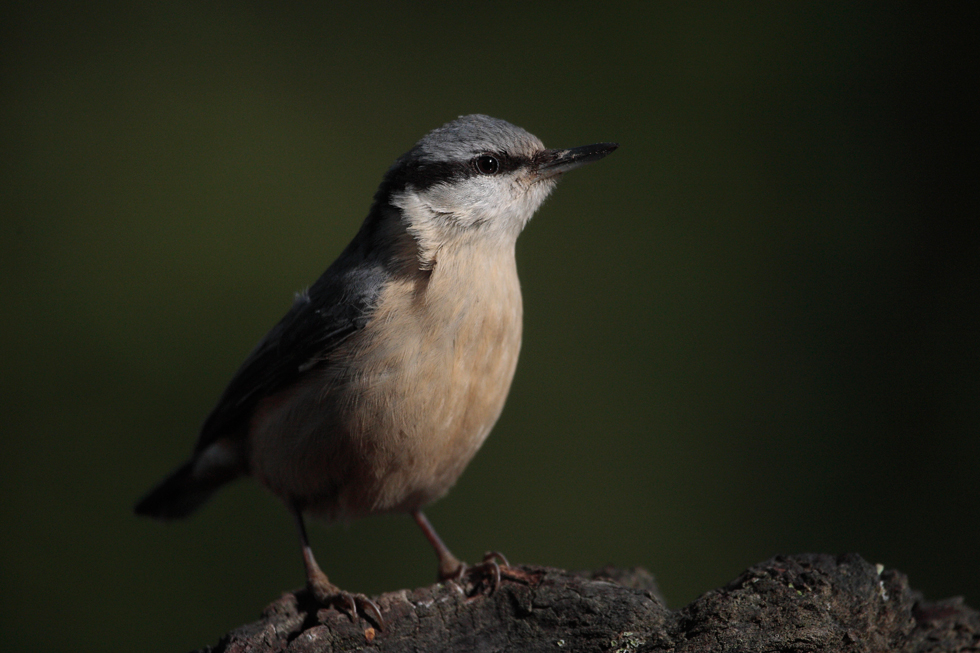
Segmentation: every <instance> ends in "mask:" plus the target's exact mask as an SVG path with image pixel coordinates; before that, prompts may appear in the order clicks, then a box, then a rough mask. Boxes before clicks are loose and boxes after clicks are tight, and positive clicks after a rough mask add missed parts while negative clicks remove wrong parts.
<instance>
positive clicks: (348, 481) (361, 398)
mask: <svg viewBox="0 0 980 653" xmlns="http://www.w3.org/2000/svg"><path fill="white" fill-rule="evenodd" d="M518 297H519V296H518ZM468 317H469V318H470V319H468V320H463V321H462V322H461V323H459V324H455V325H451V326H452V327H453V328H444V329H440V328H429V329H428V332H427V333H421V332H418V333H419V337H418V338H415V339H412V341H413V345H412V346H404V345H399V344H398V343H397V342H395V341H393V340H392V339H391V338H381V337H378V338H376V339H373V340H372V339H371V338H370V329H365V331H367V332H368V333H367V334H366V335H367V337H366V338H365V339H364V340H363V341H361V342H357V343H354V344H352V346H351V349H350V351H348V352H347V354H346V355H347V356H351V357H354V358H356V359H357V360H358V361H359V365H358V366H357V369H358V372H357V373H356V374H350V373H345V374H344V375H343V377H342V378H338V375H337V374H335V373H333V372H331V370H332V369H345V366H343V365H339V366H338V365H328V366H327V368H326V371H325V372H324V373H323V374H322V375H320V376H319V377H317V378H314V379H312V380H309V381H307V382H306V383H304V385H303V387H302V388H300V390H299V392H294V393H292V394H291V395H290V398H289V399H288V400H285V401H281V402H280V403H276V402H275V401H269V400H267V402H266V403H267V404H268V409H267V410H262V409H260V410H259V411H258V412H257V413H256V417H257V418H256V420H254V421H253V424H252V429H251V434H250V444H251V454H252V455H251V456H250V458H251V460H252V467H253V472H254V473H255V475H256V476H257V477H258V478H259V479H260V480H262V481H263V482H264V483H265V484H266V485H267V486H268V487H269V488H270V489H271V490H272V491H273V492H275V493H276V494H278V495H280V496H281V497H282V498H284V499H286V500H287V501H290V502H294V501H298V502H299V503H300V504H302V505H304V506H305V507H306V508H307V509H308V510H309V511H310V512H312V513H314V514H320V515H321V516H324V517H326V518H329V519H350V518H355V517H359V516H362V515H366V514H372V513H379V512H389V511H407V510H412V509H415V508H420V507H422V506H424V505H426V504H427V503H429V502H431V501H433V500H435V499H437V498H439V497H441V496H442V495H443V494H445V493H446V492H447V491H448V490H449V488H450V487H451V486H452V485H453V484H454V483H455V482H456V479H457V478H458V477H459V475H460V474H461V473H462V472H463V469H465V467H466V465H467V464H468V463H469V461H470V460H471V459H472V458H473V456H474V455H475V454H476V452H477V450H478V449H479V448H480V446H481V445H482V444H483V441H484V440H485V438H486V436H487V435H488V434H489V432H490V429H491V428H492V427H493V425H494V423H495V422H496V421H497V418H498V417H499V415H500V412H501V410H502V409H503V405H504V401H505V400H506V398H507V393H508V391H509V389H510V384H511V380H512V379H513V375H514V370H515V368H516V364H517V354H518V351H519V349H520V338H521V320H520V311H519V305H518V310H517V311H493V312H489V313H487V314H485V315H482V316H480V315H477V316H468ZM418 326H421V327H422V328H427V327H431V326H432V325H426V324H422V325H416V324H409V325H399V327H400V328H402V329H406V330H407V329H409V328H417V327H418ZM338 362H339V361H338ZM346 369H349V368H346ZM272 399H273V400H274V398H272ZM265 405H266V404H264V405H263V407H265ZM284 445H285V446H284Z"/></svg>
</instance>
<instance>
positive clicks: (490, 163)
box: [473, 154, 500, 175]
mask: <svg viewBox="0 0 980 653" xmlns="http://www.w3.org/2000/svg"><path fill="white" fill-rule="evenodd" d="M473 164H474V165H475V166H476V169H477V170H479V171H480V174H484V175H495V174H497V171H498V170H500V164H499V163H498V162H497V159H495V158H494V157H492V156H490V155H489V154H481V155H480V156H478V157H476V159H474V160H473Z"/></svg>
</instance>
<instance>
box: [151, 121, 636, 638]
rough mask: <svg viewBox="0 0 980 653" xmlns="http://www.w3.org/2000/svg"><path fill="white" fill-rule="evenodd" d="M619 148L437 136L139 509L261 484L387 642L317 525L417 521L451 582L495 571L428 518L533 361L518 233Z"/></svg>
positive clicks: (505, 133) (251, 360)
mask: <svg viewBox="0 0 980 653" xmlns="http://www.w3.org/2000/svg"><path fill="white" fill-rule="evenodd" d="M617 147H618V144H616V143H597V144H595V145H586V146H582V147H574V148H571V149H546V148H545V147H544V144H543V143H542V142H541V140H540V139H538V138H537V137H536V136H534V135H532V134H530V133H529V132H527V131H525V130H524V129H522V128H520V127H517V126H516V125H513V124H511V123H509V122H506V121H504V120H500V119H497V118H492V117H490V116H486V115H481V114H473V115H466V116H460V117H458V118H457V119H455V120H452V121H450V122H448V123H446V124H444V125H443V126H441V127H438V128H436V129H434V130H432V131H431V132H429V133H428V134H426V135H425V136H424V137H423V138H422V139H421V140H419V141H418V142H417V143H416V144H415V146H414V147H412V148H411V149H410V150H409V151H408V152H407V153H405V154H404V155H402V156H401V157H399V158H398V159H397V160H396V161H395V163H394V164H393V165H392V166H391V167H390V168H389V169H388V171H387V173H386V174H385V175H384V177H383V180H382V182H381V184H380V186H379V187H378V190H377V192H376V193H375V195H374V198H373V202H372V204H371V207H370V210H369V212H368V215H367V217H366V218H365V219H364V221H363V223H362V224H361V227H360V229H359V230H358V232H357V233H356V235H355V236H354V238H353V240H352V241H351V242H350V244H348V245H347V247H346V248H345V249H344V250H343V251H342V252H341V254H340V255H339V256H338V257H337V259H336V260H335V261H334V262H333V263H332V264H331V265H330V266H329V267H328V268H327V270H326V271H325V272H324V273H323V274H322V275H321V276H320V277H319V279H317V280H316V281H315V282H314V283H313V284H312V285H311V286H310V287H309V288H308V289H306V290H304V291H303V292H300V293H297V294H296V296H295V300H294V302H293V304H292V306H291V307H290V308H289V310H288V311H287V312H286V314H285V316H284V317H283V318H282V319H281V320H280V321H279V322H278V323H277V324H276V325H275V326H273V327H272V329H271V330H270V331H269V332H268V334H266V336H265V337H264V338H262V339H261V341H260V342H259V343H258V345H257V346H256V347H255V349H254V350H253V351H252V352H251V353H250V354H249V355H248V356H247V358H246V359H245V361H244V363H242V365H241V367H240V368H239V369H238V371H237V372H236V373H235V375H234V376H233V377H232V379H231V381H230V382H229V384H228V386H227V388H226V389H225V390H224V392H223V393H222V394H221V396H220V398H219V399H218V401H217V404H216V405H215V406H214V408H213V410H212V411H211V413H210V414H209V415H208V416H207V418H206V419H205V420H204V423H203V425H202V427H201V431H200V434H199V436H198V440H197V443H196V445H195V446H194V449H193V453H192V455H191V457H190V459H189V460H188V461H186V462H185V463H184V464H183V465H181V466H179V467H178V468H177V469H176V470H175V471H174V472H173V473H172V474H170V475H169V476H168V477H166V478H165V479H164V480H163V481H162V482H161V483H159V484H158V485H157V486H155V487H154V488H153V489H152V490H150V492H149V493H148V494H147V495H146V496H145V497H143V498H142V499H141V500H140V501H139V502H138V503H137V504H136V506H135V512H136V513H137V514H139V515H143V516H148V517H152V518H157V519H160V520H173V519H179V518H183V517H186V516H188V515H189V514H191V513H192V512H194V511H195V510H196V509H197V508H199V507H200V506H201V505H202V504H203V503H204V502H205V501H207V499H208V498H209V497H210V496H211V495H212V494H213V493H214V492H215V491H216V490H217V489H218V488H220V487H222V486H223V485H225V484H227V483H229V482H230V481H233V480H235V479H237V478H239V477H242V476H252V477H254V478H255V479H257V480H258V481H259V482H260V483H261V484H262V485H264V486H265V487H266V488H268V489H269V490H270V491H271V492H272V493H273V494H275V495H276V496H278V497H279V498H280V499H281V500H282V501H283V502H284V503H285V505H286V507H287V508H288V510H289V511H290V512H291V513H292V515H293V517H294V519H295V522H296V526H297V529H298V532H299V539H300V544H301V547H302V553H303V562H304V566H305V570H306V579H307V588H308V590H309V592H310V593H311V594H312V595H313V596H314V597H315V598H316V599H317V600H318V601H319V602H320V603H322V604H323V605H325V606H328V607H334V608H336V609H338V610H340V611H343V612H346V613H347V614H348V615H349V616H350V617H351V618H352V619H355V618H356V617H357V614H358V610H359V609H360V610H361V611H362V613H363V614H364V615H365V616H366V617H369V618H370V619H371V620H373V621H374V622H375V623H377V624H378V625H379V626H382V627H383V623H384V620H383V618H382V616H381V612H380V609H379V608H378V606H377V604H376V603H375V602H374V601H373V600H371V599H369V598H368V597H366V596H364V595H361V594H352V593H349V592H346V591H343V590H341V589H340V588H338V587H337V586H336V585H334V584H333V583H331V582H330V581H329V579H328V577H327V576H326V574H325V573H324V572H323V571H322V570H321V569H320V566H319V565H318V563H317V561H316V559H315V557H314V555H313V551H312V549H311V548H310V544H309V539H308V537H307V532H306V524H305V517H304V516H305V515H310V516H314V517H319V518H323V519H326V520H327V521H337V520H342V521H348V520H351V519H355V518H359V517H364V516H368V515H374V514H380V513H392V512H395V513H398V512H401V513H409V514H411V515H412V517H413V518H414V519H415V521H416V522H417V523H418V525H419V526H420V527H421V529H422V531H423V533H424V535H425V537H426V538H427V539H428V541H429V543H430V544H431V545H432V546H433V548H434V549H435V552H436V556H437V558H438V577H439V579H441V580H457V581H458V580H460V579H461V578H462V577H463V576H464V575H467V574H474V573H475V574H484V575H486V576H487V577H488V578H490V577H492V579H491V581H489V582H488V584H489V585H491V591H492V588H493V587H495V584H493V583H499V582H500V569H499V566H500V564H503V565H505V566H506V565H507V561H506V558H504V557H503V556H502V555H500V554H498V553H489V554H487V557H486V558H485V559H484V561H483V562H482V563H480V564H478V565H475V566H473V567H469V566H467V565H466V564H465V563H463V562H461V561H460V560H459V559H457V558H456V557H455V556H454V555H453V554H452V553H451V552H450V550H449V548H448V547H447V546H446V545H445V544H444V543H443V542H442V540H441V539H440V538H439V536H438V534H437V533H436V531H435V529H434V528H433V527H432V525H431V524H430V523H429V521H428V519H427V518H426V517H425V515H424V514H423V512H422V509H423V508H424V507H426V506H427V505H429V504H430V503H432V502H433V501H435V500H436V499H439V498H440V497H442V496H443V495H445V494H446V493H447V492H448V491H449V489H450V488H451V487H452V486H453V485H454V484H455V482H456V480H457V479H458V478H459V476H460V475H461V474H462V472H463V470H464V469H465V468H466V466H467V464H468V463H469V462H470V460H471V459H472V458H473V456H474V455H475V454H476V452H477V450H478V449H479V448H480V446H481V445H482V444H483V442H484V440H485V439H486V437H487V435H488V434H489V433H490V430H491V429H492V428H493V426H494V424H495V423H496V421H497V418H498V417H499V416H500V413H501V411H502V409H503V407H504V402H505V400H506V398H507V395H508V393H509V390H510V386H511V381H512V379H513V377H514V372H515V369H516V366H517V358H518V353H519V351H520V348H521V332H522V315H523V304H522V299H521V289H520V282H519V280H518V275H517V265H516V260H515V244H516V242H517V238H518V235H519V234H520V233H521V231H522V230H523V229H524V227H525V225H526V224H527V223H528V221H529V220H530V219H531V216H532V215H533V214H534V213H535V211H536V210H537V209H538V208H539V207H540V206H541V204H542V202H544V200H545V198H546V197H547V196H548V195H549V194H550V193H551V191H552V190H553V189H554V188H555V185H556V182H557V180H558V178H559V177H560V176H561V175H563V174H564V173H566V172H568V171H570V170H572V169H574V168H577V167H579V166H581V165H584V164H586V163H589V162H592V161H596V160H599V159H601V158H603V157H604V156H606V155H607V154H609V153H610V152H612V151H613V150H615V149H616V148H617Z"/></svg>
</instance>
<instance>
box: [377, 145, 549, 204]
mask: <svg viewBox="0 0 980 653" xmlns="http://www.w3.org/2000/svg"><path fill="white" fill-rule="evenodd" d="M481 156H490V157H493V158H494V159H495V160H496V161H497V172H496V173H495V174H496V175H500V174H503V173H507V172H512V171H514V170H517V169H518V168H520V167H521V166H524V165H529V164H530V163H531V160H530V159H529V158H528V157H516V156H510V155H508V154H505V153H502V152H482V153H480V154H477V155H474V156H473V157H472V158H471V159H469V160H463V161H427V162H421V161H414V162H411V163H407V162H399V163H401V165H398V164H396V165H395V166H392V168H391V169H390V170H389V171H388V174H387V175H386V177H385V180H384V182H383V183H382V188H379V189H378V194H379V195H383V196H387V195H388V194H390V193H392V192H397V191H400V190H404V189H405V188H407V187H408V186H411V187H412V188H414V189H416V190H418V191H423V190H426V189H428V188H431V187H432V186H435V185H436V184H445V183H453V182H454V181H458V180H461V179H466V178H468V177H477V176H480V177H482V176H486V173H481V172H480V171H479V170H478V169H477V167H476V159H477V158H479V157H481Z"/></svg>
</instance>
